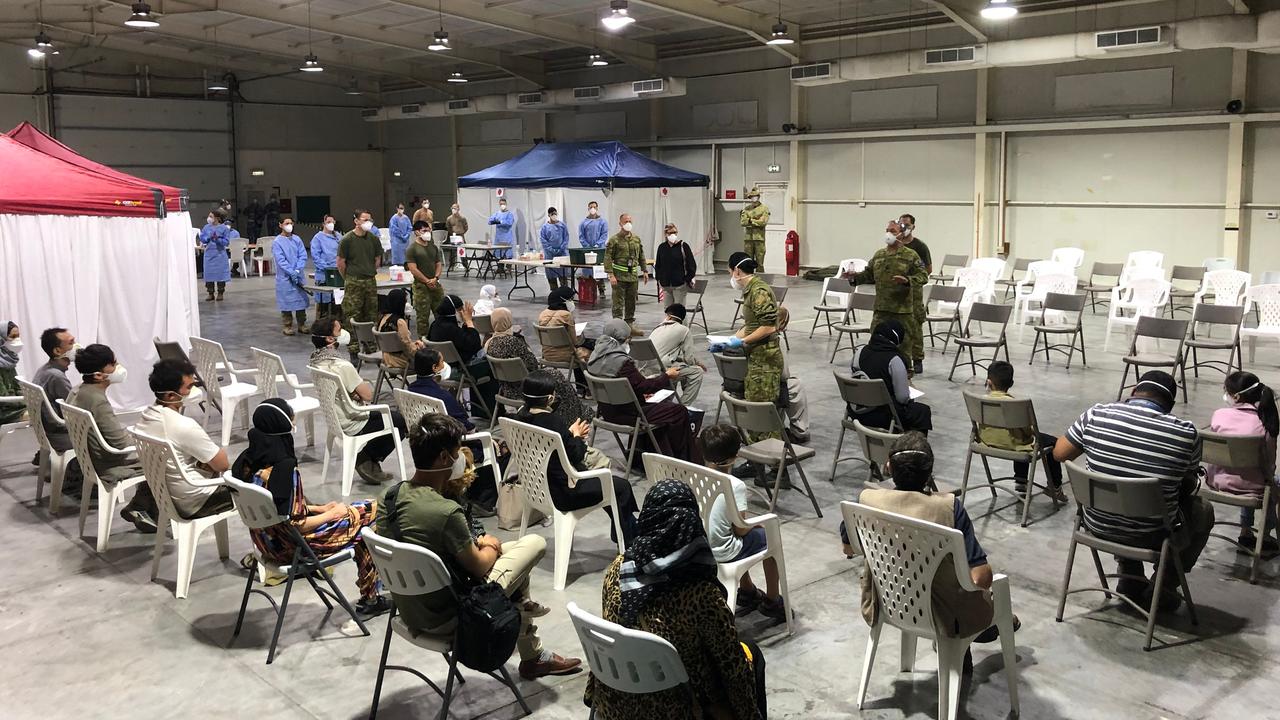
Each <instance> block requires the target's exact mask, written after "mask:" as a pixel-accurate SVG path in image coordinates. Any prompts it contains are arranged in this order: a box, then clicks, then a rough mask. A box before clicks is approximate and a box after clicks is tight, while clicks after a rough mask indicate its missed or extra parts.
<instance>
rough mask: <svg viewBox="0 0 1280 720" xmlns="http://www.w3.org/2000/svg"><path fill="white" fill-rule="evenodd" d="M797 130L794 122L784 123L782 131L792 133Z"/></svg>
mask: <svg viewBox="0 0 1280 720" xmlns="http://www.w3.org/2000/svg"><path fill="white" fill-rule="evenodd" d="M795 131H796V126H795V125H794V124H792V123H782V132H784V133H786V134H788V135H790V134H791V133H793V132H795Z"/></svg>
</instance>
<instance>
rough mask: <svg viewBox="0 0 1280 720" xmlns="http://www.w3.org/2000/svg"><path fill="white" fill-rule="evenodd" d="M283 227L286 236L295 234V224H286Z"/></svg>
mask: <svg viewBox="0 0 1280 720" xmlns="http://www.w3.org/2000/svg"><path fill="white" fill-rule="evenodd" d="M281 227H283V228H284V234H285V235H288V234H289V233H292V232H293V223H285V224H284V225H282V226H281Z"/></svg>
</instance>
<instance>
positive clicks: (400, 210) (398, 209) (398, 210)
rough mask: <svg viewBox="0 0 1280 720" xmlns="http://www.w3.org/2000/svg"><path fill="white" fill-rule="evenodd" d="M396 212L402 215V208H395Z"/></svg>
mask: <svg viewBox="0 0 1280 720" xmlns="http://www.w3.org/2000/svg"><path fill="white" fill-rule="evenodd" d="M396 214H397V215H403V214H404V208H396Z"/></svg>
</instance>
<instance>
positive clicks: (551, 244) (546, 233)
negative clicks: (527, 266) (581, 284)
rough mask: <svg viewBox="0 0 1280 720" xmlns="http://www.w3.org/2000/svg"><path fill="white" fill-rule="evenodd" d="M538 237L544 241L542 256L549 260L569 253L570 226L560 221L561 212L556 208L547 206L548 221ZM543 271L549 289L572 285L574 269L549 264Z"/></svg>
mask: <svg viewBox="0 0 1280 720" xmlns="http://www.w3.org/2000/svg"><path fill="white" fill-rule="evenodd" d="M538 238H539V239H540V240H541V241H542V257H544V258H546V259H547V260H551V259H553V258H557V257H561V256H563V255H568V254H569V228H567V227H565V224H564V223H562V222H560V213H558V212H556V209H555V208H547V222H546V223H545V224H544V225H543V226H542V229H541V230H540V231H539V233H538ZM543 272H545V273H546V274H547V286H548V287H549V289H551V290H555V289H556V288H558V287H561V286H564V287H572V280H573V270H572V269H570V268H561V267H560V268H558V267H553V266H551V265H548V266H546V268H544V269H543Z"/></svg>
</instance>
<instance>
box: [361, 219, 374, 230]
mask: <svg viewBox="0 0 1280 720" xmlns="http://www.w3.org/2000/svg"><path fill="white" fill-rule="evenodd" d="M360 229H361V230H363V231H365V232H369V231H370V230H373V221H372V220H365V221H364V222H362V223H360Z"/></svg>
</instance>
